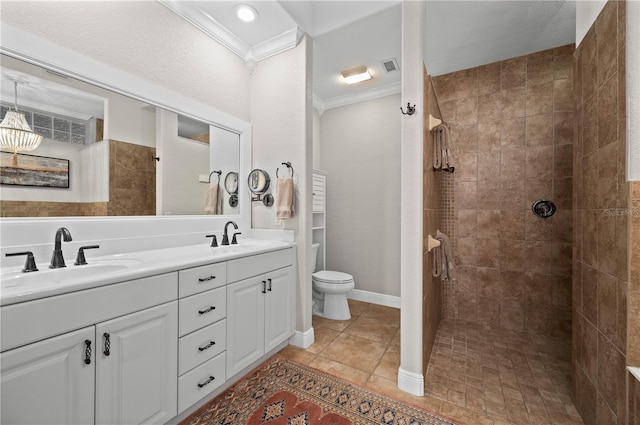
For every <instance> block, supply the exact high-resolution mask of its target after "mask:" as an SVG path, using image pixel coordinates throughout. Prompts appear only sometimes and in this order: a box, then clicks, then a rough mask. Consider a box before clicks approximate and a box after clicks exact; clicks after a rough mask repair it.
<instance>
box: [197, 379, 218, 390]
mask: <svg viewBox="0 0 640 425" xmlns="http://www.w3.org/2000/svg"><path fill="white" fill-rule="evenodd" d="M214 379H216V377H215V376H209V379H207V380H206V381H204V382H203V383H202V384H198V388H202V387H204V386H205V385H209V384H210V383H211V382H213V380H214Z"/></svg>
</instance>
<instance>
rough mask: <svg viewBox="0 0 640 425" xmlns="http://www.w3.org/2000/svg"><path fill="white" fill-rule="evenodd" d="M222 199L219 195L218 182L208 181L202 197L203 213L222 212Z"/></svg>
mask: <svg viewBox="0 0 640 425" xmlns="http://www.w3.org/2000/svg"><path fill="white" fill-rule="evenodd" d="M221 201H222V199H221V196H220V185H219V184H218V183H210V184H209V186H207V191H206V193H205V198H204V213H205V214H209V215H213V214H222V202H221Z"/></svg>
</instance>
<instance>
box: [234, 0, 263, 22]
mask: <svg viewBox="0 0 640 425" xmlns="http://www.w3.org/2000/svg"><path fill="white" fill-rule="evenodd" d="M235 11H236V15H237V16H238V18H239V19H240V20H241V21H244V22H253V21H255V20H256V19H257V18H258V11H257V10H255V9H254V8H253V7H251V6H249V5H247V4H239V5H237V6H236V7H235Z"/></svg>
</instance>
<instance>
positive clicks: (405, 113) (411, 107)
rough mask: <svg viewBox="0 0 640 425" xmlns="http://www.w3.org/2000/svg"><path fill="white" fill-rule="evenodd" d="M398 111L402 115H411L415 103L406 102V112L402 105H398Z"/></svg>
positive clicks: (414, 108) (414, 111)
mask: <svg viewBox="0 0 640 425" xmlns="http://www.w3.org/2000/svg"><path fill="white" fill-rule="evenodd" d="M400 112H402V115H413V114H415V113H416V105H415V104H414V105H413V106H411V102H407V112H405V111H404V109H402V106H401V107H400Z"/></svg>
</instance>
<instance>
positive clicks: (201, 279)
mask: <svg viewBox="0 0 640 425" xmlns="http://www.w3.org/2000/svg"><path fill="white" fill-rule="evenodd" d="M215 278H216V277H215V276H214V275H211V276H209V277H201V278H198V282H208V281H210V280H213V279H215Z"/></svg>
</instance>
